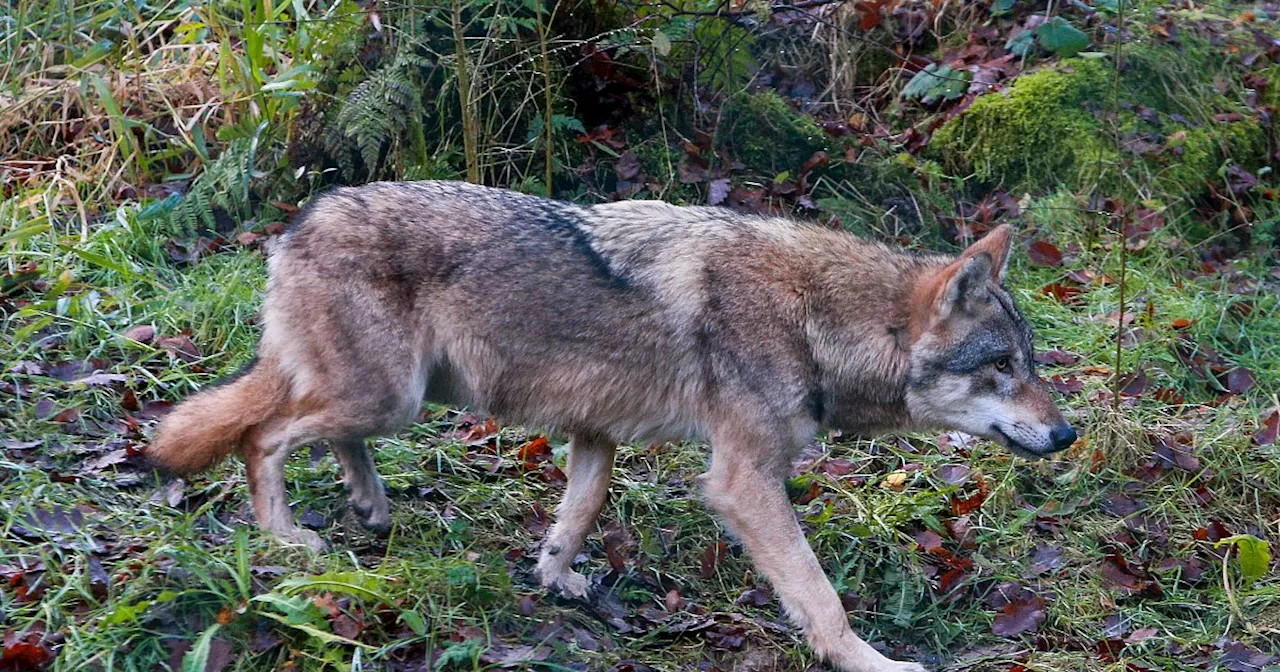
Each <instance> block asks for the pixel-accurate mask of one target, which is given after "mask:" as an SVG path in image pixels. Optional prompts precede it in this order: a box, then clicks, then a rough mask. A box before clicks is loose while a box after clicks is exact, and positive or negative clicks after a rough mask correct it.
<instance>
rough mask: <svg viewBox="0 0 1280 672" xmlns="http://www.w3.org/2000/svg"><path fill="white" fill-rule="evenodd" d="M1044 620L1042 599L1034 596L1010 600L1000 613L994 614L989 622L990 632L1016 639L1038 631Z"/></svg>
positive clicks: (1043, 602)
mask: <svg viewBox="0 0 1280 672" xmlns="http://www.w3.org/2000/svg"><path fill="white" fill-rule="evenodd" d="M1045 618H1046V614H1045V601H1044V598H1043V597H1040V596H1039V595H1034V596H1032V597H1029V598H1024V599H1016V600H1010V601H1009V602H1008V603H1007V604H1005V605H1004V609H1003V611H1002V613H1000V614H996V617H995V619H994V620H993V621H992V622H991V632H993V633H995V634H997V635H999V636H1001V637H1017V636H1018V635H1021V634H1022V633H1024V632H1035V631H1036V630H1038V629H1039V628H1040V624H1041V623H1044V620H1045Z"/></svg>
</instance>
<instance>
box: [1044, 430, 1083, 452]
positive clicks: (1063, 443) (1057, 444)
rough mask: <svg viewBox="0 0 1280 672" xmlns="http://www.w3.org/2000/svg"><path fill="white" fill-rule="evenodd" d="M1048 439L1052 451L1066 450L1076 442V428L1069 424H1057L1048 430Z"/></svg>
mask: <svg viewBox="0 0 1280 672" xmlns="http://www.w3.org/2000/svg"><path fill="white" fill-rule="evenodd" d="M1049 441H1051V442H1052V443H1053V452H1055V453H1056V452H1058V451H1059V450H1066V449H1068V448H1070V447H1071V444H1073V443H1075V442H1076V430H1075V429H1074V428H1072V427H1071V425H1058V426H1057V427H1054V428H1053V431H1052V432H1049Z"/></svg>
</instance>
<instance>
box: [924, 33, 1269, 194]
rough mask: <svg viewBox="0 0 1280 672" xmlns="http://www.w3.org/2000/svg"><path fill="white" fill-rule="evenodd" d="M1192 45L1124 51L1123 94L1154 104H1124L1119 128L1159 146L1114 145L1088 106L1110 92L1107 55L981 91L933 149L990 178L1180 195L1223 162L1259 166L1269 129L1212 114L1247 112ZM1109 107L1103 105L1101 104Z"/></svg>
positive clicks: (1034, 186)
mask: <svg viewBox="0 0 1280 672" xmlns="http://www.w3.org/2000/svg"><path fill="white" fill-rule="evenodd" d="M1197 53H1198V52H1196V51H1194V50H1190V49H1188V50H1182V51H1180V50H1177V49H1174V48H1171V47H1151V46H1146V45H1136V46H1134V47H1133V48H1131V49H1130V50H1129V51H1126V53H1125V63H1126V65H1125V68H1124V69H1123V71H1122V74H1121V79H1120V92H1119V94H1120V101H1121V102H1126V103H1133V104H1136V105H1141V106H1142V107H1143V108H1146V109H1149V110H1154V111H1155V112H1156V113H1157V117H1158V123H1154V124H1153V123H1152V121H1151V117H1150V116H1149V115H1147V114H1145V113H1144V115H1143V118H1139V115H1138V114H1136V113H1135V112H1134V111H1133V109H1134V108H1133V107H1132V106H1128V107H1129V109H1128V110H1121V112H1120V115H1119V117H1118V118H1117V120H1116V123H1117V124H1118V125H1119V127H1120V132H1121V133H1122V134H1123V135H1132V134H1134V133H1138V132H1147V133H1152V134H1155V135H1159V136H1161V137H1163V138H1165V143H1166V147H1165V149H1164V151H1160V152H1151V153H1145V154H1144V155H1142V156H1138V155H1135V154H1131V153H1128V152H1123V153H1120V152H1117V151H1116V149H1115V147H1114V144H1113V140H1112V138H1111V136H1110V128H1109V125H1104V124H1103V123H1101V122H1099V121H1098V120H1097V118H1096V117H1095V115H1094V114H1093V113H1092V112H1091V111H1089V110H1088V109H1086V108H1087V107H1088V103H1090V102H1092V103H1093V105H1094V106H1102V105H1105V101H1109V100H1111V97H1112V94H1113V87H1114V82H1115V80H1114V79H1113V77H1114V75H1113V70H1111V69H1110V66H1109V65H1108V63H1107V62H1105V61H1098V60H1085V59H1067V60H1064V61H1062V62H1061V63H1060V64H1059V65H1058V66H1056V67H1048V68H1044V69H1041V70H1038V71H1035V72H1032V73H1029V74H1026V75H1023V76H1021V77H1019V78H1018V79H1016V80H1014V82H1013V84H1012V85H1010V86H1009V88H1008V90H1007V91H1005V92H1003V93H992V94H988V95H985V96H981V97H979V98H978V99H977V100H976V101H974V103H973V105H972V106H970V108H969V109H968V110H967V111H965V112H964V113H963V114H961V115H960V116H958V117H956V118H954V119H951V120H949V121H947V122H946V123H945V124H943V125H942V126H941V127H940V128H939V129H938V131H937V132H936V133H935V134H934V136H933V140H932V141H931V144H930V149H931V151H932V152H934V154H935V156H937V157H938V158H940V159H941V160H943V161H944V162H945V163H946V165H947V167H948V169H949V170H951V171H953V172H954V173H957V174H972V175H974V176H975V177H977V178H978V179H979V180H981V181H983V182H986V183H996V184H1002V185H1004V186H1007V187H1010V188H1017V189H1020V190H1032V191H1044V190H1049V189H1052V188H1054V187H1057V186H1060V185H1063V186H1067V187H1069V188H1072V189H1088V188H1091V187H1093V186H1094V185H1097V186H1099V187H1100V188H1101V189H1102V191H1103V192H1104V193H1107V194H1110V195H1119V196H1132V195H1134V193H1135V192H1136V191H1138V190H1139V189H1138V187H1136V186H1135V183H1136V184H1137V185H1139V186H1140V187H1141V191H1143V192H1147V191H1150V192H1153V193H1155V194H1170V195H1175V196H1179V197H1181V196H1186V195H1194V194H1197V193H1200V192H1201V191H1202V190H1203V188H1204V185H1205V183H1206V182H1207V181H1209V180H1212V179H1215V177H1216V175H1217V172H1218V169H1219V168H1220V167H1221V165H1222V163H1223V161H1224V160H1225V159H1226V158H1227V157H1230V159H1231V160H1233V161H1236V162H1238V163H1242V164H1245V165H1256V164H1257V163H1259V162H1260V161H1261V160H1263V157H1265V156H1266V148H1267V142H1268V140H1267V133H1266V130H1265V129H1264V128H1263V127H1262V126H1261V125H1260V124H1259V123H1258V122H1256V121H1254V120H1251V119H1248V118H1246V119H1244V120H1241V121H1233V122H1226V123H1223V122H1220V121H1217V120H1215V114H1216V113H1218V112H1222V111H1246V110H1244V109H1243V108H1242V106H1241V105H1240V103H1239V102H1237V101H1235V100H1232V99H1230V98H1228V97H1227V96H1224V95H1222V94H1220V93H1217V92H1216V91H1214V90H1213V79H1214V77H1215V76H1216V74H1217V73H1218V71H1219V70H1220V68H1219V67H1218V65H1216V64H1213V63H1203V64H1200V66H1198V67H1197V66H1196V63H1197V62H1198V58H1199V57H1198V56H1197V55H1196V54H1197ZM1107 107H1109V105H1107Z"/></svg>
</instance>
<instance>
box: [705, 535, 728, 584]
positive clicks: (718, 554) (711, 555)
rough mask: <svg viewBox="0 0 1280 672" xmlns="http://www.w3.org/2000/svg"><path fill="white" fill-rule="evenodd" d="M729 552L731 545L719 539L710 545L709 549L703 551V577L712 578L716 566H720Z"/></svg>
mask: <svg viewBox="0 0 1280 672" xmlns="http://www.w3.org/2000/svg"><path fill="white" fill-rule="evenodd" d="M728 554H729V545H728V544H726V543H724V542H723V541H717V542H716V543H714V544H711V545H710V546H708V547H707V550H705V551H703V552H702V578H704V579H710V578H711V577H713V576H715V575H716V568H717V567H719V566H720V563H721V562H722V561H723V560H724V557H725V556H726V555H728Z"/></svg>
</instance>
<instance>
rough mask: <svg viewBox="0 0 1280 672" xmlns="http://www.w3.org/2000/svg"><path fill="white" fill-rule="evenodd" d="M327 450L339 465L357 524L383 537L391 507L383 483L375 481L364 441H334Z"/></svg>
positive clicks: (368, 450)
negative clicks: (336, 459) (330, 450)
mask: <svg viewBox="0 0 1280 672" xmlns="http://www.w3.org/2000/svg"><path fill="white" fill-rule="evenodd" d="M330 448H332V449H333V454H334V456H336V457H337V458H338V462H339V463H340V464H341V465H342V480H343V482H344V483H345V485H346V487H347V490H348V491H349V492H350V493H351V508H352V510H354V511H355V513H356V517H357V518H358V519H359V520H360V524H361V525H363V526H364V527H365V529H368V530H369V531H371V532H374V533H377V534H386V532H387V531H388V530H390V529H391V507H390V504H389V503H388V502H387V493H386V488H385V487H384V486H383V484H382V479H381V478H378V471H377V467H376V466H375V465H374V462H373V451H372V450H371V449H370V448H369V447H368V446H367V445H366V444H365V442H364V440H363V439H344V440H338V441H333V442H331V445H330Z"/></svg>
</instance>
